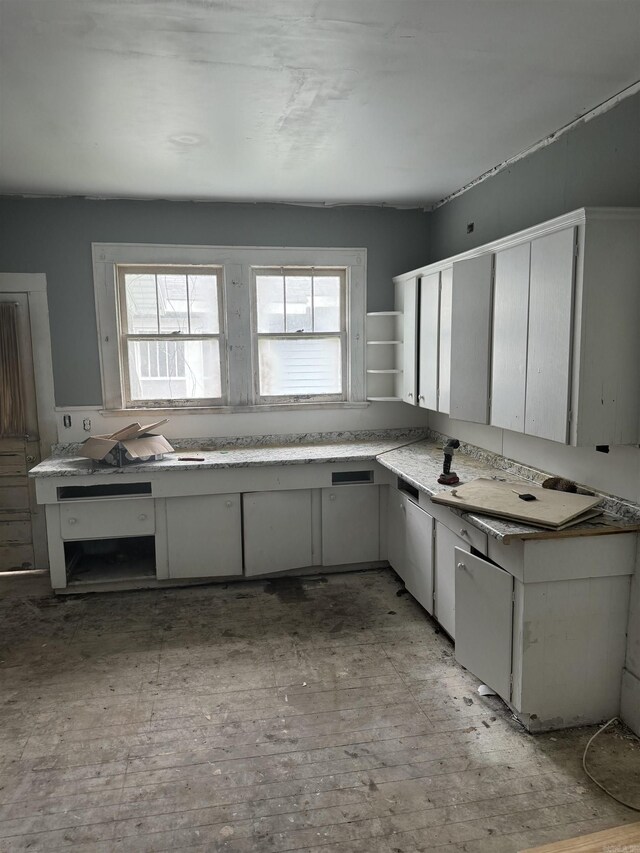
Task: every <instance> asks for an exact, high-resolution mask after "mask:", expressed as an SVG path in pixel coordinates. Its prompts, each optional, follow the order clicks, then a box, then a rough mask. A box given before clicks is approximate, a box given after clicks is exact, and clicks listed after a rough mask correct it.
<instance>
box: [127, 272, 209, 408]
mask: <svg viewBox="0 0 640 853" xmlns="http://www.w3.org/2000/svg"><path fill="white" fill-rule="evenodd" d="M117 274H118V317H119V323H118V326H119V332H120V361H121V364H122V384H123V393H124V399H125V402H126V405H127V406H129V407H130V406H131V405H133V404H135V403H144V404H145V405H147V406H150V407H151V406H159V405H165V406H166V405H170V406H181V405H183V406H184V405H192V404H193V402H194V401H197V402H198V403H200V404H205V403H209V404H210V405H214V404H216V403H220V402H222V370H221V346H220V319H219V318H220V306H219V303H220V286H219V279H220V270H219V269H215V268H206V267H205V268H202V267H184V268H181V267H151V266H148V267H147V266H144V267H143V266H118V268H117Z"/></svg>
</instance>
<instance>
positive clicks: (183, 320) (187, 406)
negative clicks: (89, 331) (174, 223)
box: [93, 243, 366, 414]
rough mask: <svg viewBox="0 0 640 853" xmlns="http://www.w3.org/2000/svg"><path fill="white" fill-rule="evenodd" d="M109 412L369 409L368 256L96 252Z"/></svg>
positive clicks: (148, 248)
mask: <svg viewBox="0 0 640 853" xmlns="http://www.w3.org/2000/svg"><path fill="white" fill-rule="evenodd" d="M93 269H94V284H95V294H96V317H97V323H98V336H99V337H98V339H99V343H100V368H101V375H102V390H103V406H104V410H105V411H106V412H116V413H117V412H125V411H135V410H145V409H156V410H158V409H162V410H166V411H167V413H168V414H169V413H171V412H178V411H182V412H187V411H195V410H200V411H205V410H209V411H210V412H212V413H223V412H238V411H251V410H252V411H259V410H260V409H263V410H264V408H265V407H268V406H277V407H280V406H297V407H302V406H305V405H312V406H323V405H327V406H341V405H354V404H355V405H366V403H365V383H364V376H365V370H364V349H365V346H364V313H365V294H366V251H365V250H364V249H322V248H291V247H287V248H284V247H274V246H267V247H239V246H186V245H155V244H149V243H132V244H127V243H94V244H93Z"/></svg>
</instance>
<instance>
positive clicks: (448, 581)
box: [433, 521, 471, 639]
mask: <svg viewBox="0 0 640 853" xmlns="http://www.w3.org/2000/svg"><path fill="white" fill-rule="evenodd" d="M435 525H436V529H435V546H434V578H433V584H434V616H435V617H436V619H437V620H438V622H439V623H440V624H441V625H442V627H443V628H444V630H445V631H446V632H447V634H449V636H450V637H451V638H452V639H456V574H455V554H454V551H455V549H456V548H461V549H463V550H465V551H470V550H471V546H470V545H468V544H467V543H466V542H465V541H464V539H462V538H461V537H460V536H458V535H457V534H455V533H454V532H453V531H452V530H449V528H448V527H446V526H445V525H444V524H441V523H440V522H439V521H436V523H435Z"/></svg>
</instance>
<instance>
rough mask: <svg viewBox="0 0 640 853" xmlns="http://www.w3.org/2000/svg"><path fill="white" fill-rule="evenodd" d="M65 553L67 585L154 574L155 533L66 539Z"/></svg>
mask: <svg viewBox="0 0 640 853" xmlns="http://www.w3.org/2000/svg"><path fill="white" fill-rule="evenodd" d="M64 556H65V562H66V566H67V578H68V583H69V585H70V586H71V585H75V586H81V585H83V584H93V583H110V582H111V583H113V582H116V581H123V580H139V579H140V580H141V579H146V578H154V577H155V576H156V547H155V537H154V536H130V537H127V538H111V539H92V540H90V541H86V540H81V541H77V542H65V543H64Z"/></svg>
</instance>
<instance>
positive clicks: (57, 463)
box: [29, 437, 415, 477]
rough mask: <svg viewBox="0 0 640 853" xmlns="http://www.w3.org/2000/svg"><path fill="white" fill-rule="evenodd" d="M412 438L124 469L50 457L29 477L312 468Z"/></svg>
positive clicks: (174, 457)
mask: <svg viewBox="0 0 640 853" xmlns="http://www.w3.org/2000/svg"><path fill="white" fill-rule="evenodd" d="M411 441H415V439H413V438H406V437H405V438H391V439H379V438H378V439H360V440H356V441H331V442H312V443H308V444H284V445H271V446H256V447H228V448H218V449H215V450H197V449H193V448H190V449H188V450H181V451H177V452H175V453H167V454H166V455H165V457H164V458H163V459H159V460H157V461H150V462H136V463H135V464H132V465H127V466H125V467H124V468H116V467H113V466H111V465H106V464H100V463H96V462H92V461H91V460H90V459H84V458H82V457H79V456H50V457H49V458H48V459H45V460H44V461H43V462H40V464H39V465H36V466H35V467H33V468H32V469H31V470H30V471H29V476H30V477H74V476H79V475H85V476H86V475H87V474H98V475H100V476H105V477H114V476H118V475H119V474H149V473H154V474H155V473H161V472H165V471H201V470H207V469H216V468H250V467H252V466H258V465H260V466H264V465H310V464H313V463H314V462H315V463H321V462H330V463H331V462H361V461H367V460H369V459H371V460H373V459H376V457H378V456H380V454H384V453H387V452H388V451H390V450H396V449H397V448H400V447H402V446H403V445H405V444H407V443H408V442H411ZM181 456H199V457H202V458H203V461H202V462H188V461H182V460H180V458H179V457H181Z"/></svg>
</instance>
